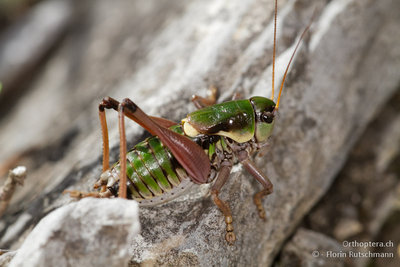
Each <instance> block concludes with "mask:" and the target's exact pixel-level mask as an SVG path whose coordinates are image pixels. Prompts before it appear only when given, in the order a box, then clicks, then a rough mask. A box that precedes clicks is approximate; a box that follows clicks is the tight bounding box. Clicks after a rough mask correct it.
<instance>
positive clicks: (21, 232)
mask: <svg viewBox="0 0 400 267" xmlns="http://www.w3.org/2000/svg"><path fill="white" fill-rule="evenodd" d="M315 9H316V16H315V20H314V24H313V27H312V29H311V31H310V34H309V35H308V36H307V37H306V39H305V40H304V43H303V45H302V47H301V48H300V49H299V51H298V53H297V55H296V58H295V61H294V62H293V65H292V68H291V71H290V73H289V76H288V79H287V82H286V84H285V89H284V92H283V97H282V102H281V105H280V112H279V117H278V120H277V123H276V127H275V133H274V137H273V138H272V140H271V146H270V149H269V153H268V154H266V155H265V156H264V157H262V158H260V157H257V158H256V159H255V161H256V163H257V165H258V166H259V167H260V168H261V169H262V170H263V171H264V172H266V173H267V175H268V176H269V177H270V179H271V180H272V182H273V183H274V193H273V194H272V195H271V196H269V197H268V198H267V199H266V200H265V201H264V207H265V208H266V210H267V216H268V220H267V222H263V221H262V220H260V219H259V218H258V215H257V213H256V208H255V207H254V205H253V204H252V195H253V194H254V193H255V192H257V191H258V190H260V189H261V187H260V185H259V184H257V182H256V181H254V179H253V178H252V177H250V176H249V175H248V174H247V173H246V172H245V171H242V168H241V167H240V166H237V167H235V168H234V171H233V173H232V175H231V179H230V180H229V181H228V183H227V184H226V185H225V186H224V188H223V190H222V193H221V197H222V199H225V200H228V202H229V203H230V206H231V208H232V213H233V216H234V227H235V232H236V234H237V237H238V240H237V242H236V244H235V245H234V246H232V247H229V246H227V245H226V242H225V240H224V238H223V236H224V227H225V226H224V222H223V217H222V215H221V214H220V212H219V210H218V209H217V208H216V207H215V206H214V204H213V203H212V201H211V200H210V198H209V197H207V192H208V191H207V188H206V187H196V188H194V189H193V190H194V191H192V192H191V193H189V194H188V195H186V199H185V198H183V199H180V200H178V201H175V202H171V203H167V204H165V205H162V206H157V207H152V208H145V209H141V223H142V232H141V235H140V236H138V237H137V238H136V239H135V240H134V242H133V244H131V246H129V249H130V252H131V262H130V264H131V265H132V266H137V265H138V264H139V263H148V264H157V265H161V266H168V265H174V266H188V265H190V266H210V265H220V266H232V265H246V266H267V265H270V264H271V263H272V262H273V260H274V258H275V256H276V255H277V254H278V253H279V251H280V250H281V247H282V244H283V243H284V242H285V240H286V239H287V238H288V236H289V235H290V234H291V233H293V231H295V229H296V227H297V225H298V223H299V222H300V221H301V220H302V218H303V217H304V216H305V215H306V214H307V213H308V212H309V210H310V209H311V207H312V206H313V205H314V204H315V203H316V202H317V201H318V200H319V199H320V197H322V196H323V195H324V194H325V192H326V191H327V189H328V188H329V186H330V185H331V184H332V182H333V179H334V177H335V175H336V174H337V173H338V172H339V170H340V169H341V167H342V165H343V164H344V162H345V161H346V158H347V156H348V153H349V151H350V150H351V148H352V146H353V145H354V143H355V142H356V140H357V139H358V138H359V136H360V135H361V133H362V132H363V130H364V129H365V127H366V125H367V124H368V122H369V121H370V120H371V118H372V117H373V116H374V114H376V113H377V112H379V110H380V109H381V107H382V106H383V105H384V104H385V103H386V101H387V100H388V99H389V98H390V97H391V95H392V94H393V93H394V92H395V91H396V90H397V89H398V88H399V84H400V77H399V75H398V70H399V69H400V60H399V58H400V45H399V42H400V40H399V39H398V36H400V26H399V25H400V14H399V13H398V12H397V11H398V10H399V9H400V3H399V2H398V1H390V0H382V1H378V2H377V1H371V0H369V1H361V0H332V1H310V0H301V1H279V17H278V23H279V24H278V58H277V75H279V76H282V74H283V72H284V68H285V67H286V65H287V62H288V59H289V57H290V55H291V53H292V51H293V46H294V45H295V43H296V39H297V37H298V36H299V34H300V33H301V32H302V30H303V29H304V28H305V27H306V25H307V24H308V23H309V21H310V19H311V17H312V14H313V12H314V10H315ZM76 12H79V13H78V14H81V16H77V19H76V21H75V23H76V28H75V29H73V30H71V33H70V35H68V36H67V37H65V39H64V40H63V41H62V42H61V43H60V45H59V47H58V48H57V49H55V50H54V51H53V54H52V55H51V57H49V58H48V59H47V61H46V64H43V65H42V66H41V69H40V71H39V73H38V75H36V76H35V77H34V79H33V80H31V81H30V83H29V88H28V90H27V91H26V93H24V94H23V95H20V96H19V97H20V98H19V99H18V102H14V103H13V105H12V107H9V109H8V113H7V114H6V115H4V117H3V118H2V120H1V121H0V128H1V129H2V130H1V132H0V147H2V149H1V151H0V161H4V160H7V159H8V158H9V157H11V156H13V155H15V154H18V153H21V152H23V151H24V150H25V149H27V148H32V147H33V149H31V151H30V153H27V156H25V157H23V159H22V162H21V163H20V164H23V165H25V166H27V168H28V172H29V177H28V178H27V180H26V183H25V186H24V188H22V189H21V190H19V191H18V192H17V193H16V195H15V196H14V198H13V200H12V203H11V205H10V206H9V208H8V211H7V213H6V214H5V215H6V216H5V217H4V218H2V221H1V223H0V236H1V239H0V244H1V246H2V247H3V248H10V249H17V248H18V247H19V246H20V244H21V243H22V242H23V240H24V237H26V236H27V235H28V234H29V232H30V229H31V227H32V226H33V225H35V224H36V223H37V222H38V221H39V220H40V218H42V217H43V216H44V215H46V214H47V213H48V212H49V211H50V210H53V209H55V208H57V207H59V206H62V205H64V204H65V203H66V202H67V201H68V200H67V197H66V196H60V195H61V192H62V191H63V190H64V189H67V188H71V187H73V188H74V189H82V190H91V188H92V184H93V183H94V182H95V180H96V179H97V177H99V175H100V170H101V166H100V165H101V162H100V159H101V144H100V140H101V139H100V133H99V130H98V129H99V127H98V118H97V105H98V102H99V101H100V99H101V98H102V97H103V96H106V95H110V96H113V97H115V98H117V99H119V100H121V99H122V98H124V97H129V98H131V99H133V100H134V101H135V102H136V103H138V104H139V105H140V107H141V108H142V109H143V110H144V111H146V112H148V113H149V114H151V115H156V116H163V117H166V118H169V119H171V120H175V121H179V119H181V118H182V117H184V116H185V114H187V113H188V112H190V111H193V110H194V107H193V106H192V105H191V104H190V101H189V99H190V96H191V95H192V94H194V93H196V94H200V95H204V94H205V89H206V88H207V87H208V86H210V85H214V86H217V87H218V88H219V89H220V92H221V96H220V97H219V100H220V101H222V100H226V99H228V98H230V97H231V95H232V94H233V93H234V92H239V93H241V94H242V95H243V96H244V97H250V96H253V95H263V96H269V95H270V92H269V90H268V88H270V87H271V86H270V84H271V83H270V82H271V67H270V64H271V58H272V36H273V30H272V14H273V1H261V0H251V1H240V0H235V1H227V0H225V1H224V0H218V1H200V0H199V1H190V2H189V1H178V0H176V1H170V0H168V1H167V0H164V1H146V2H145V3H144V2H143V1H124V0H119V1H112V2H110V1H106V0H102V1H80V4H77V5H76ZM107 114H108V121H109V126H110V140H111V146H112V155H111V156H112V160H114V161H115V160H117V155H118V129H117V124H116V117H117V115H116V114H115V113H113V112H112V111H111V112H108V113H107ZM2 116H3V115H2ZM383 119H384V118H382V120H383ZM129 127H130V126H129ZM142 138H143V131H142V130H141V129H140V128H139V127H130V128H129V129H128V140H129V144H130V145H133V144H135V143H136V142H137V141H139V140H141V139H142ZM96 147H98V149H97V150H96V149H95V148H96ZM203 189H204V193H202V192H203V191H201V190H203ZM189 197H191V198H189ZM11 230H13V231H11ZM5 237H7V238H5Z"/></svg>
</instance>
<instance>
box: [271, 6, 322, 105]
mask: <svg viewBox="0 0 400 267" xmlns="http://www.w3.org/2000/svg"><path fill="white" fill-rule="evenodd" d="M315 13H316V12H315V11H314V14H313V16H312V19H311V21H310V23H309V24H308V25H307V27H306V28H305V29H304V31H303V33H302V34H301V36H300V39H299V41H298V42H297V44H296V48H295V49H294V51H293V54H292V56H291V57H290V60H289V64H288V65H287V67H286V71H285V74H284V75H283V79H282V83H281V88H280V89H279V95H278V101H277V102H276V107H275V109H276V110H278V107H279V102H280V100H281V93H282V89H283V84H284V83H285V79H286V75H287V73H288V70H289V67H290V63H292V60H293V58H294V55H295V54H296V51H297V48H298V47H299V45H300V42H301V40H303V38H304V35H305V34H306V32H307V31H308V30H309V29H310V26H311V24H312V22H313V20H314V16H315Z"/></svg>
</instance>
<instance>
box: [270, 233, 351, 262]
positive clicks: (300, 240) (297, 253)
mask: <svg viewBox="0 0 400 267" xmlns="http://www.w3.org/2000/svg"><path fill="white" fill-rule="evenodd" d="M340 253H342V254H343V253H346V251H345V250H344V249H343V247H342V246H341V244H340V243H338V242H337V241H336V240H334V239H332V238H329V237H327V236H324V235H323V234H319V233H316V232H313V231H310V230H306V229H304V228H300V229H298V230H297V231H296V234H295V235H294V236H293V237H292V238H291V239H290V241H289V242H288V243H287V244H286V245H285V247H284V248H283V249H282V252H281V255H280V257H279V260H278V261H279V263H280V265H281V266H310V267H311V266H329V267H333V266H337V267H339V266H346V265H345V260H346V257H340V256H339V255H340Z"/></svg>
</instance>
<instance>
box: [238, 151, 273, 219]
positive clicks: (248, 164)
mask: <svg viewBox="0 0 400 267" xmlns="http://www.w3.org/2000/svg"><path fill="white" fill-rule="evenodd" d="M239 160H240V163H242V165H243V167H244V168H245V169H246V170H247V171H248V172H249V173H250V174H251V175H253V177H254V178H256V179H257V181H259V182H260V183H261V185H262V186H263V188H264V189H263V190H261V191H260V192H258V193H256V194H255V195H254V198H253V199H254V204H255V205H256V207H257V210H258V215H259V216H260V218H261V219H263V220H265V219H266V215H265V209H264V207H263V205H262V198H263V197H265V196H267V195H269V194H271V193H272V192H273V185H272V183H271V181H270V180H269V179H268V177H267V176H266V175H265V174H264V173H263V172H262V171H261V170H259V169H258V168H257V166H256V165H255V164H254V162H252V161H251V160H250V159H249V156H248V154H247V152H245V151H243V153H239Z"/></svg>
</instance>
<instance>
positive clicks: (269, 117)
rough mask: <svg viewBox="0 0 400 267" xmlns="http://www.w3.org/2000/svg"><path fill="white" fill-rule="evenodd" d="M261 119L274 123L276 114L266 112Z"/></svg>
mask: <svg viewBox="0 0 400 267" xmlns="http://www.w3.org/2000/svg"><path fill="white" fill-rule="evenodd" d="M261 120H262V121H263V122H266V123H272V122H273V121H274V115H273V114H272V113H271V112H266V113H263V114H262V115H261Z"/></svg>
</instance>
